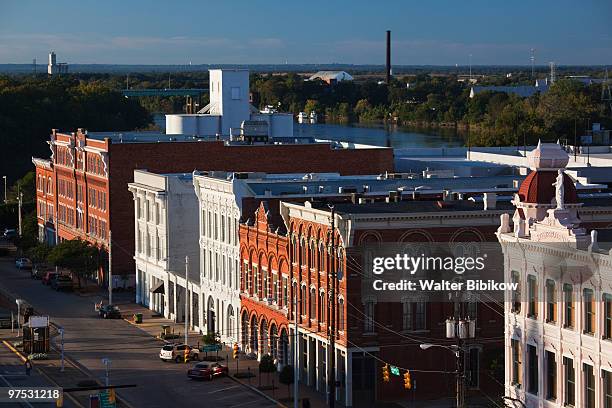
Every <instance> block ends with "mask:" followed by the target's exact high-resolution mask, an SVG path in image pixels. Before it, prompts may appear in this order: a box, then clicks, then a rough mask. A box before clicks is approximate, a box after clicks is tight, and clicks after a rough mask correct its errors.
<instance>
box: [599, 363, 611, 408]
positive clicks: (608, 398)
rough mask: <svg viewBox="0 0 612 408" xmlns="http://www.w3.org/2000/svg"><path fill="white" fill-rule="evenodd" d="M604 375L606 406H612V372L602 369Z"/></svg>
mask: <svg viewBox="0 0 612 408" xmlns="http://www.w3.org/2000/svg"><path fill="white" fill-rule="evenodd" d="M601 376H602V377H603V393H604V408H612V372H610V371H606V370H601Z"/></svg>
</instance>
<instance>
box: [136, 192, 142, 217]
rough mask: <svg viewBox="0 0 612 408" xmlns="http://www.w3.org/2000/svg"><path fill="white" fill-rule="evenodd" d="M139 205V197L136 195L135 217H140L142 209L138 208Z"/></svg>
mask: <svg viewBox="0 0 612 408" xmlns="http://www.w3.org/2000/svg"><path fill="white" fill-rule="evenodd" d="M140 205H141V204H140V197H138V198H137V199H136V217H137V218H140V217H142V211H141V209H140Z"/></svg>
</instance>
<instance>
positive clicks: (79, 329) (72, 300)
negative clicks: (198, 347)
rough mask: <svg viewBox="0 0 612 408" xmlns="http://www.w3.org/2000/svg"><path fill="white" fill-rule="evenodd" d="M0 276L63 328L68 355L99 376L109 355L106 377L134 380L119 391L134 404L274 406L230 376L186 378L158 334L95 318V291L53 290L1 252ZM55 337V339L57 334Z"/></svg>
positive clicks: (114, 381) (113, 381)
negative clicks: (164, 352) (167, 357)
mask: <svg viewBox="0 0 612 408" xmlns="http://www.w3.org/2000/svg"><path fill="white" fill-rule="evenodd" d="M0 276H1V277H2V278H1V279H0V286H2V288H3V289H5V290H8V291H10V292H12V293H14V294H16V295H19V296H20V297H21V298H23V299H25V300H26V301H27V302H28V303H30V304H31V305H32V306H33V307H34V308H35V309H36V310H38V311H40V312H43V313H46V314H48V315H49V316H50V318H51V321H52V322H53V323H55V324H57V325H58V326H61V327H63V328H64V330H65V336H64V345H65V353H66V356H67V357H69V358H71V359H73V360H76V361H78V363H79V364H80V365H82V366H83V367H85V368H86V369H87V370H88V371H89V372H91V373H92V374H93V375H94V376H95V377H96V378H98V379H99V380H101V381H102V382H104V380H105V375H106V370H105V365H104V364H103V361H102V360H103V359H105V358H108V359H110V383H111V384H113V385H119V384H135V385H136V387H134V388H126V389H122V390H120V391H119V392H118V394H119V396H120V397H122V398H123V399H124V400H125V401H127V402H128V403H129V404H130V405H132V406H134V407H170V406H173V407H187V406H195V405H200V404H202V403H203V402H205V404H206V405H210V406H215V407H228V408H230V407H249V406H253V407H266V406H276V404H273V403H272V402H271V401H270V400H267V399H265V398H263V397H261V396H259V395H258V394H256V393H254V392H252V391H251V390H249V389H248V388H246V387H244V386H243V385H241V384H239V383H237V382H235V381H234V380H232V379H230V378H219V379H215V380H214V381H211V382H208V381H204V382H202V381H192V380H189V379H187V376H186V371H187V367H189V365H190V364H192V363H190V364H175V363H164V362H162V361H161V360H160V359H159V358H158V354H159V350H160V348H161V343H160V342H159V340H156V339H155V338H153V337H152V336H151V335H149V334H148V333H146V332H144V331H143V330H140V329H139V328H137V327H135V326H133V325H131V324H129V323H128V322H126V321H124V320H104V319H100V318H98V317H97V314H96V313H95V311H94V302H95V301H96V300H98V299H99V298H98V297H84V296H79V295H78V294H76V293H63V292H56V291H54V290H52V289H51V288H49V287H47V286H44V285H42V284H41V282H40V281H39V280H33V279H31V278H30V273H29V271H20V270H17V269H16V268H15V267H14V264H13V261H12V259H11V258H8V257H7V258H0ZM126 296H127V294H125V295H123V297H124V298H126ZM118 298H121V296H118ZM54 341H55V343H56V344H58V345H59V337H57V336H56V337H55V338H54Z"/></svg>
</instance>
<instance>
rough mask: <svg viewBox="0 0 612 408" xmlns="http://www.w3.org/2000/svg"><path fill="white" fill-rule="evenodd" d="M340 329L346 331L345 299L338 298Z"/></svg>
mask: <svg viewBox="0 0 612 408" xmlns="http://www.w3.org/2000/svg"><path fill="white" fill-rule="evenodd" d="M338 331H344V299H343V298H341V297H340V298H338Z"/></svg>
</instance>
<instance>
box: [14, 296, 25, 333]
mask: <svg viewBox="0 0 612 408" xmlns="http://www.w3.org/2000/svg"><path fill="white" fill-rule="evenodd" d="M15 303H17V337H19V336H20V335H21V334H20V333H22V330H21V305H23V304H24V303H25V301H24V300H23V299H15Z"/></svg>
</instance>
